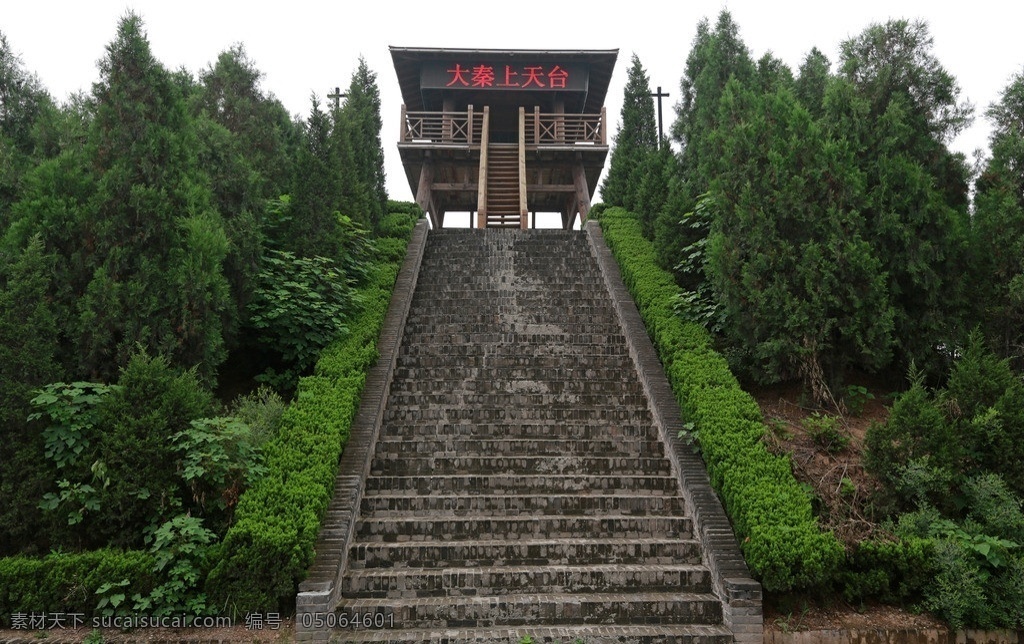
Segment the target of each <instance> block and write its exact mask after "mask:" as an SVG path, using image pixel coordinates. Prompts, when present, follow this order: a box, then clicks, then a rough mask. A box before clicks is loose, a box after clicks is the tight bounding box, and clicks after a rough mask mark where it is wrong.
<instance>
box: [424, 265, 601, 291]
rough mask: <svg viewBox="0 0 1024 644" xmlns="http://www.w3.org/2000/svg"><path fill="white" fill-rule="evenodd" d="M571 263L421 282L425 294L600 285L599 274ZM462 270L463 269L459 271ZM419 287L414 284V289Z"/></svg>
mask: <svg viewBox="0 0 1024 644" xmlns="http://www.w3.org/2000/svg"><path fill="white" fill-rule="evenodd" d="M575 264H576V262H575V261H573V260H555V259H554V258H550V259H548V260H547V261H545V262H531V263H523V262H518V261H517V262H516V263H515V265H514V266H513V269H512V271H511V273H505V272H502V273H491V272H480V271H470V270H462V271H455V270H446V271H445V279H443V280H431V279H427V280H425V281H423V282H422V286H423V288H424V289H427V290H434V289H444V288H445V287H446V286H447V287H449V288H450V290H452V291H457V290H461V289H460V288H454V287H474V286H478V287H484V288H487V287H494V286H495V285H502V286H504V287H506V288H513V289H515V291H516V292H517V293H518V292H519V290H520V289H530V288H536V286H537V284H536V281H537V280H544V281H550V282H552V283H556V284H588V285H590V286H592V287H594V288H600V287H602V286H603V285H604V281H603V279H602V277H601V274H600V273H598V272H593V273H586V272H582V271H580V270H578V268H577V266H576V265H575ZM463 268H465V267H463ZM419 286H420V283H417V287H419Z"/></svg>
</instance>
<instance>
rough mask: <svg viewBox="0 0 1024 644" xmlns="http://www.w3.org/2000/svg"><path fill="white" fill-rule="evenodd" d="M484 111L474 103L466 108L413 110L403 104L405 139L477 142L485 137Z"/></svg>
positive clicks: (415, 140) (402, 137) (463, 142)
mask: <svg viewBox="0 0 1024 644" xmlns="http://www.w3.org/2000/svg"><path fill="white" fill-rule="evenodd" d="M486 112H487V108H486V107H484V109H483V111H482V112H481V111H474V110H473V106H472V105H470V106H469V109H467V110H466V111H465V112H410V111H407V110H406V109H405V105H403V106H402V133H401V138H399V139H398V140H399V141H401V142H402V143H457V144H462V145H469V146H478V145H480V142H481V141H484V140H486V138H485V136H484V134H483V130H484V123H485V118H484V114H485V113H486Z"/></svg>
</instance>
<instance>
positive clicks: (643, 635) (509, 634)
mask: <svg viewBox="0 0 1024 644" xmlns="http://www.w3.org/2000/svg"><path fill="white" fill-rule="evenodd" d="M377 615H379V617H378V619H379V620H380V622H381V623H382V624H383V627H382V628H380V629H374V628H372V626H373V619H374V617H377ZM377 615H373V614H367V615H364V616H363V618H364V619H367V620H368V622H369V624H370V626H371V628H361V627H360V628H347V627H346V628H338V629H337V630H335V631H334V633H333V634H332V635H331V641H332V642H365V643H370V642H391V643H393V644H413V643H417V644H519V642H521V641H523V638H524V637H529V638H530V641H533V642H558V643H560V644H570V643H575V642H583V643H584V644H731V643H732V641H733V635H732V633H731V632H730V631H729V630H728V629H726V628H725V627H723V626H715V625H708V624H670V625H663V626H640V625H634V626H630V625H610V624H603V625H600V626H586V625H579V624H565V625H561V626H546V625H540V624H531V625H525V626H518V627H498V628H442V627H438V628H424V629H398V628H397V625H395V624H394V623H393V622H394V618H393V616H392V617H391V620H392V625H390V626H389V625H388V623H387V621H386V620H387V619H388V618H387V617H386V616H384V615H383V614H377ZM332 618H334V619H337V618H336V617H334V616H332ZM350 621H351V619H350V618H346V619H345V623H346V624H348V623H349V622H350Z"/></svg>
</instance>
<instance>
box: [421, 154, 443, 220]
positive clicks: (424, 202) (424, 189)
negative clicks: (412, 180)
mask: <svg viewBox="0 0 1024 644" xmlns="http://www.w3.org/2000/svg"><path fill="white" fill-rule="evenodd" d="M433 182H434V162H433V161H431V160H430V159H426V160H424V161H423V165H422V166H420V183H419V187H417V188H416V205H417V206H419V207H420V209H421V210H425V211H426V212H427V214H428V215H429V216H430V223H431V224H432V225H433V226H434V228H440V224H439V223H438V221H437V218H436V214H437V213H436V212H435V211H434V195H433V193H432V192H431V190H430V187H431V185H432V184H433Z"/></svg>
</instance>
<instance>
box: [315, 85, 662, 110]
mask: <svg viewBox="0 0 1024 644" xmlns="http://www.w3.org/2000/svg"><path fill="white" fill-rule="evenodd" d="M658 91H659V92H660V91H661V88H660V87H659V88H658ZM347 96H348V94H342V93H341V88H340V87H335V88H334V93H333V94H328V95H327V98H330V99H334V109H338V108H339V107H341V99H343V98H346V97H347ZM659 105H660V103H659Z"/></svg>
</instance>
